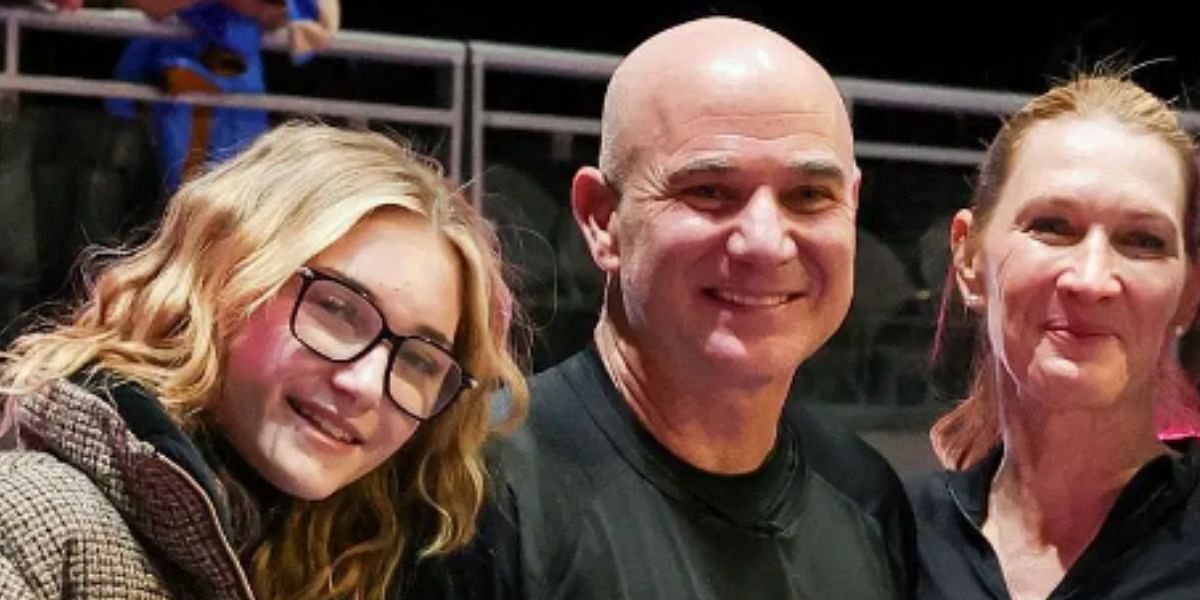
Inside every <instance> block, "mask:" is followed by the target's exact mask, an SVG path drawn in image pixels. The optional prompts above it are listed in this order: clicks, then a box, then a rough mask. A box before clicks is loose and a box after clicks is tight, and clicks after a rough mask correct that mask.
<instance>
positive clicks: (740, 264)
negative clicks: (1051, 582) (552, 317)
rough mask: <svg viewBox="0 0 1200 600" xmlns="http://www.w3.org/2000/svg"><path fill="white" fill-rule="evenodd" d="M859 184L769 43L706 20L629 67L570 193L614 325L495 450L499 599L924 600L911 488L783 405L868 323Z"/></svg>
mask: <svg viewBox="0 0 1200 600" xmlns="http://www.w3.org/2000/svg"><path fill="white" fill-rule="evenodd" d="M859 179H860V177H859V170H858V168H857V166H856V165H855V162H854V151H853V139H852V136H851V132H850V124H849V119H848V116H847V114H846V110H845V107H844V105H843V101H842V98H841V96H840V94H839V93H838V90H837V88H836V87H835V86H834V83H833V80H832V79H831V78H830V76H829V75H828V74H827V73H826V72H825V70H824V69H823V68H822V67H821V66H820V65H819V64H817V63H816V62H815V61H814V60H813V59H812V58H810V57H809V56H808V55H807V54H805V53H804V52H803V51H801V50H800V49H799V48H797V47H796V46H794V45H793V44H792V43H790V42H788V41H787V40H786V39H784V38H782V37H780V36H779V35H777V34H775V33H773V32H771V31H769V30H767V29H764V28H762V27H760V26H757V25H754V24H751V23H747V22H744V21H739V20H734V19H727V18H708V19H703V20H699V21H694V22H690V23H687V24H684V25H681V26H678V27H675V28H673V29H670V30H667V31H665V32H662V33H660V34H658V35H656V36H654V37H653V38H651V39H650V40H648V41H646V42H645V43H644V44H642V45H641V46H640V47H638V48H637V49H636V50H634V51H633V52H632V53H631V54H630V55H629V56H628V57H627V58H626V59H625V60H624V61H623V62H622V64H621V65H620V67H619V68H618V69H617V71H616V73H615V74H614V75H613V77H612V80H611V82H610V84H609V87H608V92H607V95H606V97H605V104H604V115H603V139H602V142H601V156H600V164H599V167H598V168H592V167H587V168H584V169H581V170H580V171H579V172H578V173H577V174H576V176H575V179H574V182H573V185H572V190H571V192H572V193H571V196H572V198H571V201H572V208H573V210H574V214H575V219H576V221H577V222H578V224H579V227H580V228H581V229H582V231H583V233H584V236H585V237H586V239H587V242H588V245H589V247H590V249H591V254H592V257H593V259H594V260H595V262H596V264H597V265H598V266H599V267H600V269H601V270H603V272H604V273H605V275H606V285H605V299H604V308H603V311H602V313H601V315H600V321H599V324H598V325H597V327H596V331H595V343H594V345H592V346H591V347H589V348H587V349H585V350H584V351H583V352H581V353H580V354H578V355H576V356H574V357H572V358H570V359H568V360H567V361H566V362H564V363H563V364H561V365H558V366H556V367H554V368H552V369H550V370H549V371H546V372H544V373H542V374H540V375H538V376H537V377H534V378H533V380H532V382H531V389H532V394H533V403H532V410H531V413H530V416H529V419H528V421H527V423H526V424H525V425H524V427H523V428H522V429H521V430H520V431H518V432H517V433H516V434H515V435H513V436H511V437H509V438H506V439H502V440H500V441H499V442H498V443H496V444H495V445H494V447H493V448H491V450H492V455H491V459H492V467H493V469H494V472H495V483H496V486H495V489H494V492H493V497H492V499H491V500H492V509H491V512H490V513H489V514H487V515H486V516H485V519H484V521H483V525H482V536H483V537H482V539H481V544H482V545H483V546H484V547H485V548H486V549H487V552H482V553H478V554H476V556H475V561H476V562H475V567H477V568H479V569H481V570H483V571H485V573H483V574H481V573H479V572H476V573H475V574H474V575H473V577H481V576H486V577H494V579H493V580H492V583H494V585H495V587H496V589H494V590H492V591H491V592H490V593H489V594H487V595H493V596H497V597H504V598H530V599H543V598H569V599H585V598H586V599H590V598H595V599H601V598H603V599H613V598H621V599H626V598H628V599H647V600H649V599H693V598H698V599H714V600H715V599H729V598H750V599H760V598H761V599H787V598H797V599H799V598H804V599H807V600H818V599H822V598H830V599H833V598H836V599H839V600H842V599H851V600H871V599H875V598H903V597H907V596H908V590H909V589H910V576H909V573H908V569H907V568H906V567H905V566H904V565H905V564H907V562H906V560H905V557H906V556H908V555H910V554H909V553H908V546H909V544H910V543H911V529H910V528H911V516H910V513H909V508H908V504H907V502H906V500H905V499H904V494H903V491H902V489H901V487H900V484H899V482H898V480H897V478H896V476H895V474H894V473H893V472H892V471H891V470H890V469H889V468H888V466H887V464H886V463H885V462H884V461H883V460H882V459H881V458H880V457H879V455H878V454H876V453H875V452H874V451H872V450H871V449H870V448H869V447H868V446H867V445H866V444H864V443H863V442H862V441H860V440H859V439H857V438H856V437H854V436H853V435H852V434H849V433H847V432H841V431H835V430H831V429H829V428H827V427H824V426H822V425H818V424H817V423H815V422H814V421H813V419H811V418H810V417H809V416H808V415H807V414H806V413H805V412H804V410H803V409H802V408H800V407H798V406H790V405H787V403H786V398H787V397H788V389H789V386H790V384H791V381H792V376H793V373H794V372H795V371H796V368H797V367H798V366H799V365H800V364H801V363H802V362H803V361H804V360H805V359H806V358H808V357H809V356H811V355H812V354H813V352H815V351H816V350H817V349H818V348H820V346H821V345H822V344H823V343H825V341H826V340H827V339H829V337H830V336H831V335H832V334H833V332H834V330H836V329H837V328H838V326H839V325H840V323H841V322H842V319H843V318H844V317H845V315H846V312H847V310H848V308H849V305H850V296H851V290H852V287H853V275H852V272H851V269H852V265H853V259H854V241H855V213H856V209H857V205H858V190H859ZM798 385H803V382H800V383H799V384H798ZM489 571H490V575H489V574H488V573H487V572H489ZM459 593H460V594H461V590H460V591H459Z"/></svg>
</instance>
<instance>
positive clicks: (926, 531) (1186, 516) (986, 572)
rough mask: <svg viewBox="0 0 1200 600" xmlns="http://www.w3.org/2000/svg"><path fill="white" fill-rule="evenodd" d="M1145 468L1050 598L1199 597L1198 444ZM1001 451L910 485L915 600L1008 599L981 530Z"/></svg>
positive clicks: (1182, 444) (1173, 599)
mask: <svg viewBox="0 0 1200 600" xmlns="http://www.w3.org/2000/svg"><path fill="white" fill-rule="evenodd" d="M1176 449H1177V450H1179V451H1181V452H1182V455H1180V456H1161V457H1159V458H1156V459H1154V460H1152V461H1150V462H1149V463H1147V464H1146V465H1144V466H1143V467H1142V468H1141V469H1140V470H1138V472H1137V474H1135V475H1134V477H1133V479H1131V480H1130V482H1129V484H1127V485H1126V486H1125V489H1124V490H1122V492H1121V495H1120V496H1119V497H1118V498H1117V501H1116V503H1115V504H1114V505H1113V508H1112V510H1110V511H1109V514H1108V517H1107V518H1106V519H1105V522H1104V524H1103V525H1102V526H1101V528H1100V532H1099V533H1098V534H1097V535H1096V539H1095V540H1094V541H1093V542H1092V543H1091V545H1089V546H1088V548H1087V549H1086V550H1085V551H1084V553H1083V554H1082V555H1081V556H1080V557H1079V559H1078V560H1077V561H1076V562H1075V564H1074V565H1072V566H1071V568H1070V569H1069V570H1068V571H1067V574H1066V576H1065V577H1064V578H1063V580H1062V582H1060V583H1059V585H1058V586H1057V587H1056V588H1055V589H1054V591H1053V592H1052V593H1051V594H1050V600H1059V599H1064V600H1065V599H1067V598H1071V599H1078V600H1099V599H1103V600H1196V599H1197V598H1200V495H1198V488H1197V485H1196V482H1197V477H1198V475H1200V441H1197V440H1186V441H1183V442H1180V443H1179V444H1178V445H1177V446H1176ZM1000 458H1001V451H1000V450H996V451H994V452H993V453H992V454H991V455H989V456H988V458H986V459H984V460H982V461H980V462H979V464H977V465H975V466H973V467H971V468H970V469H968V470H966V471H945V472H939V473H934V474H932V475H929V476H925V477H922V478H920V479H916V480H914V481H911V482H910V483H909V492H910V494H911V495H912V501H913V510H914V512H915V513H916V517H917V537H918V540H919V547H920V549H919V552H920V566H919V569H920V576H919V579H920V585H919V591H918V594H917V597H918V598H922V599H928V600H977V599H1007V598H1009V594H1008V590H1007V588H1006V586H1005V583H1004V574H1003V572H1002V571H1001V570H1000V562H999V560H998V559H997V558H996V554H995V552H994V551H993V550H992V547H991V545H990V544H989V543H988V541H987V539H986V538H985V537H984V536H983V533H982V532H981V527H982V526H983V523H984V521H985V520H986V518H987V500H988V493H989V490H990V486H991V481H992V477H993V476H994V475H995V473H996V469H997V468H999V465H1000Z"/></svg>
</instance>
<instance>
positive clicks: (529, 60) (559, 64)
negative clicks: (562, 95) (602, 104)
mask: <svg viewBox="0 0 1200 600" xmlns="http://www.w3.org/2000/svg"><path fill="white" fill-rule="evenodd" d="M467 45H468V47H469V48H470V50H471V58H472V60H482V61H483V64H484V65H485V67H486V68H487V69H489V70H495V71H508V72H513V73H526V74H530V75H558V76H561V77H575V78H580V79H606V78H608V77H609V76H610V75H612V72H613V71H615V70H616V68H617V65H618V64H620V62H621V57H620V56H617V55H613V54H595V53H590V52H574V51H567V50H553V49H549V48H534V47H530V46H517V45H512V44H497V43H493V42H483V41H477V40H472V41H470V42H468V44H467Z"/></svg>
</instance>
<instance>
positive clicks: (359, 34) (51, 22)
mask: <svg viewBox="0 0 1200 600" xmlns="http://www.w3.org/2000/svg"><path fill="white" fill-rule="evenodd" d="M0 19H5V20H14V19H15V20H16V21H17V22H18V23H20V25H21V26H23V27H28V28H30V29H42V30H48V31H61V32H74V33H85V34H91V35H101V36H110V37H124V38H131V37H152V38H158V39H188V38H191V37H192V35H193V33H192V30H191V29H190V28H188V27H187V25H185V24H183V23H181V22H179V21H178V20H177V19H173V18H172V19H167V20H165V21H161V22H156V21H153V20H151V19H149V18H147V17H146V16H145V15H144V14H142V13H141V12H140V11H136V10H130V9H108V10H101V9H83V10H77V11H73V12H62V13H58V12H43V11H39V10H33V9H29V8H11V7H7V8H0ZM263 48H265V49H267V50H272V51H276V52H287V51H288V49H289V47H288V39H287V34H286V32H285V31H283V30H282V29H280V30H276V31H274V32H272V33H270V34H268V35H266V36H264V38H263ZM466 53H467V47H466V44H464V43H463V42H458V41H450V40H434V39H427V38H417V37H409V36H402V35H391V34H379V33H368V32H363V31H346V30H343V31H339V32H338V33H337V35H335V36H334V37H333V39H332V41H331V44H330V46H329V48H326V49H325V50H322V51H321V55H322V56H337V57H344V58H368V59H373V60H378V61H384V62H395V63H405V64H449V65H461V64H464V63H465V61H466Z"/></svg>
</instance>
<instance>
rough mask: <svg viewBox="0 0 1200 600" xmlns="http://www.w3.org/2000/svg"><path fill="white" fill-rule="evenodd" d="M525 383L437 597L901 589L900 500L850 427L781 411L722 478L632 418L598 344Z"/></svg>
mask: <svg viewBox="0 0 1200 600" xmlns="http://www.w3.org/2000/svg"><path fill="white" fill-rule="evenodd" d="M531 385H532V387H531V389H532V393H533V403H532V409H531V413H530V416H529V419H528V421H527V422H526V424H525V425H524V426H523V428H522V429H521V430H519V431H518V432H517V433H516V434H514V435H512V436H510V437H508V438H504V439H501V440H499V441H498V442H496V443H495V444H493V445H492V447H491V448H490V460H491V465H492V468H493V472H494V477H495V479H494V481H493V488H492V490H493V495H492V497H491V498H490V502H489V508H488V510H487V511H486V514H485V515H484V517H483V520H482V526H481V537H480V539H479V541H478V543H477V545H476V547H475V548H474V549H472V551H470V552H467V553H463V554H461V555H458V556H456V557H451V558H449V559H446V560H444V561H442V562H441V563H439V564H438V566H437V568H434V569H431V571H433V572H440V576H441V577H442V578H443V583H445V584H447V585H446V587H445V588H444V589H443V591H442V592H441V594H440V595H442V597H458V598H462V597H488V598H529V599H538V600H541V599H555V598H562V599H567V598H569V599H590V598H596V599H600V598H603V599H606V600H607V599H656V600H657V599H664V598H670V599H674V598H688V599H693V598H694V599H722V600H723V599H727V598H755V599H757V598H771V599H788V598H804V599H806V600H820V599H822V598H831V599H833V598H836V599H839V600H841V599H847V598H851V599H855V600H872V599H874V598H905V597H908V596H909V594H908V591H907V590H908V586H909V585H910V582H912V577H911V575H910V570H909V569H908V568H906V565H905V563H904V562H903V558H904V557H905V556H911V554H906V552H908V551H909V550H911V544H912V543H913V538H912V536H913V532H912V520H911V519H912V517H911V512H910V509H909V507H908V504H907V501H906V499H905V497H904V493H903V490H902V488H901V487H900V483H899V480H898V479H897V478H896V476H895V474H894V473H893V472H892V471H891V470H890V468H889V467H888V466H887V464H886V463H885V462H884V461H883V459H882V458H881V457H880V456H879V455H878V454H877V453H875V452H874V451H873V450H871V449H870V448H869V447H868V446H867V445H866V444H865V443H863V442H862V441H861V440H859V439H858V438H856V437H855V436H853V435H852V434H850V433H848V432H844V431H838V430H833V429H828V428H825V427H823V426H819V425H817V424H816V423H815V422H813V421H812V419H811V418H810V416H809V415H808V414H807V412H806V411H804V410H803V409H801V408H799V407H793V406H789V408H788V410H787V411H786V415H785V418H784V419H783V420H781V422H780V425H779V432H780V435H779V436H778V442H777V444H776V447H775V448H774V450H773V451H772V452H771V454H770V455H769V457H768V458H767V460H766V462H765V463H764V464H763V465H762V466H761V467H760V468H759V469H757V470H756V471H754V472H751V473H748V474H745V475H738V476H722V475H716V474H712V473H708V472H705V471H701V470H699V469H696V468H695V467H692V466H691V465H689V464H687V463H684V462H683V461H681V460H680V459H678V458H677V457H675V456H674V455H673V454H671V453H670V452H669V451H668V450H666V449H665V448H664V447H663V446H661V445H660V444H659V443H658V442H657V441H656V440H655V439H654V438H653V437H652V436H651V435H650V433H649V432H648V431H646V430H645V429H644V428H643V427H642V426H641V425H640V423H639V422H638V421H637V418H636V416H635V415H634V414H633V412H632V410H630V408H629V407H628V405H627V404H626V403H625V401H624V399H622V398H621V396H620V395H619V393H618V392H617V390H616V388H615V387H614V385H613V383H612V381H611V379H609V377H608V375H607V373H606V371H605V369H604V367H603V365H602V363H601V361H600V359H599V355H598V354H597V352H596V350H595V348H594V347H589V348H588V349H586V350H584V351H583V352H581V353H580V354H577V355H576V356H574V357H572V358H571V359H569V360H568V361H566V362H565V363H563V364H561V365H559V366H558V367H555V368H553V369H551V370H549V371H547V372H545V373H542V374H541V375H539V376H537V377H535V378H534V379H533V381H532V384H531ZM426 566H428V565H426ZM426 589H428V588H426ZM447 590H448V591H447ZM426 593H428V592H426ZM433 595H438V594H433Z"/></svg>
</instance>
